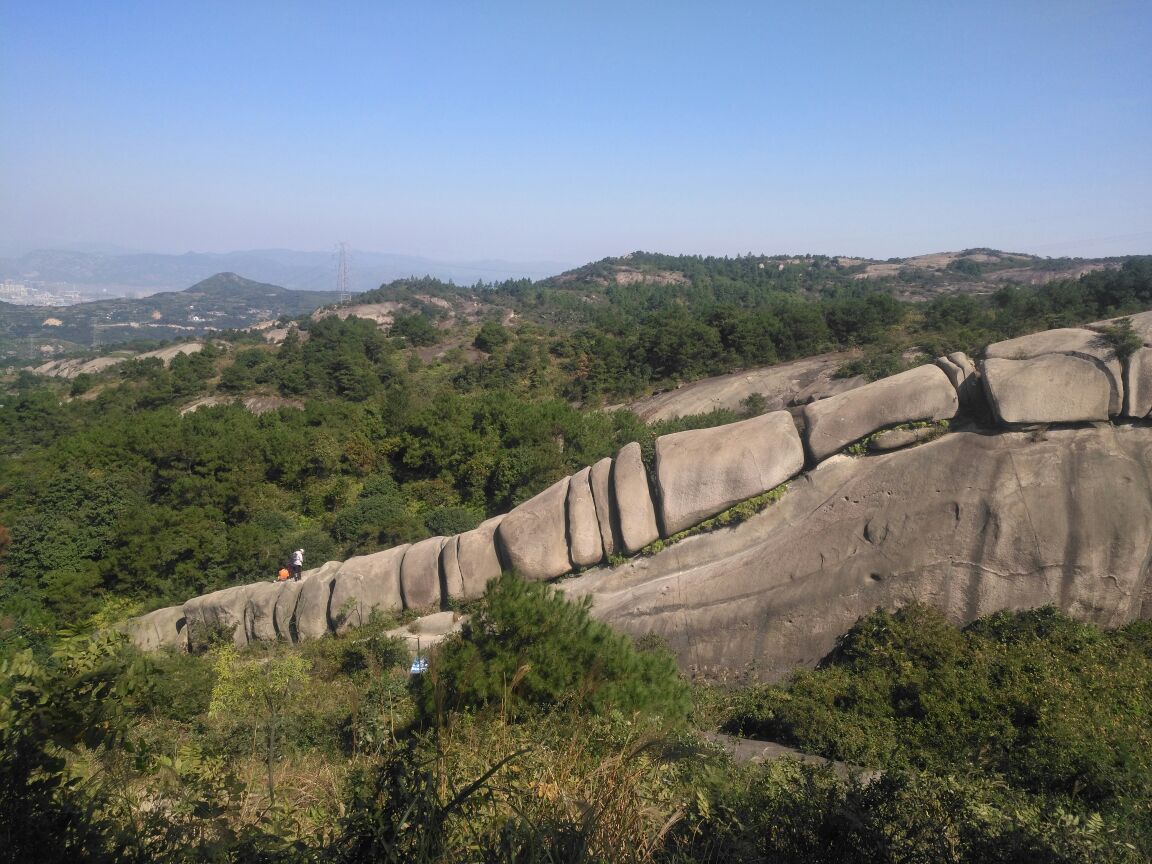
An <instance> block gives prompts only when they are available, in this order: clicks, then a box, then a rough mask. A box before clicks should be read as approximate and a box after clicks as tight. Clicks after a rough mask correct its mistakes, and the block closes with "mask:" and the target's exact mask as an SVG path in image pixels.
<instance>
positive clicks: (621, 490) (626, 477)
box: [612, 442, 660, 555]
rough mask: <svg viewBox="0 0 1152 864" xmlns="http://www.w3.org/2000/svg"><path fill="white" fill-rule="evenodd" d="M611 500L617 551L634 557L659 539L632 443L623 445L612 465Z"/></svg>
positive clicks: (636, 446)
mask: <svg viewBox="0 0 1152 864" xmlns="http://www.w3.org/2000/svg"><path fill="white" fill-rule="evenodd" d="M612 497H613V498H614V499H615V502H616V520H617V524H618V525H619V534H620V550H619V551H621V552H624V553H625V554H627V555H635V554H636V553H637V552H639V551H640V550H641V549H643V548H644V547H645V546H647V545H648V544H649V543H651V542H652V541H653V540H656V539H658V538H659V537H660V529H659V528H658V527H657V525H656V508H655V507H654V506H653V503H652V492H651V490H650V489H649V488H648V472H647V471H646V470H645V469H644V460H643V458H642V457H641V454H640V445H639V444H637V443H636V442H632V443H631V444H626V445H625V446H624V447H622V448H620V452H619V453H617V454H616V461H615V462H614V463H613V465H612Z"/></svg>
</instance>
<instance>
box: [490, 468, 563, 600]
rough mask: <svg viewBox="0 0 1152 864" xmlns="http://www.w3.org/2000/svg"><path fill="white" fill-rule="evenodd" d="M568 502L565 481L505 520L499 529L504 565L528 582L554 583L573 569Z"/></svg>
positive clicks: (526, 503) (527, 502) (536, 497)
mask: <svg viewBox="0 0 1152 864" xmlns="http://www.w3.org/2000/svg"><path fill="white" fill-rule="evenodd" d="M567 500H568V478H567V477H565V478H564V479H563V480H560V481H558V482H556V483H553V484H552V485H551V486H549V487H548V488H547V489H545V490H544V491H543V492H541V493H540V494H539V495H537V496H535V497H534V498H530V499H528V500H527V501H525V502H524V503H523V504H521V505H520V506H519V507H517V508H516V509H515V510H513V511H512V512H511V513H509V514H508V515H507V516H505V517H504V521H503V522H501V523H500V526H499V527H498V528H497V529H496V539H497V542H498V543H499V544H500V549H501V551H502V552H503V558H504V561H505V562H507V564H508V566H509V567H511V568H512V569H513V570H516V571H517V572H518V573H520V575H521V576H523V577H524V578H525V579H533V580H538V579H552V578H554V577H556V576H562V575H563V574H565V573H567V572H568V571H569V570H571V569H572V562H571V560H570V559H569V557H568V536H567V515H566V506H567Z"/></svg>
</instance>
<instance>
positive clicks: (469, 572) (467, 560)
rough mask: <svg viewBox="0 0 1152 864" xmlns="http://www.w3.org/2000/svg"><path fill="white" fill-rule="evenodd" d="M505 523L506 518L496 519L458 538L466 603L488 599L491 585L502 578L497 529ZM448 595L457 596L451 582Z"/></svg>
mask: <svg viewBox="0 0 1152 864" xmlns="http://www.w3.org/2000/svg"><path fill="white" fill-rule="evenodd" d="M503 521H504V517H503V516H494V517H492V518H491V519H489V520H487V521H485V522H481V523H480V525H479V527H477V528H473V529H472V530H471V531H465V532H464V533H463V534H460V535H457V536H458V542H457V546H456V561H457V563H458V564H459V567H460V580H461V585H460V594H459V595H458V596H460V597H461V598H462V599H464V600H475V599H476V598H477V597H483V596H484V589H485V588H486V587H487V586H488V583H489V582H491V581H492V580H493V579H495V578H496V577H497V576H499V575H500V573H501V571H502V569H503V568H502V567H501V565H500V556H499V555H498V554H497V553H496V530H497V529H498V528H499V527H500V523H501V522H503ZM448 596H449V597H454V596H457V595H456V594H454V593H453V588H452V585H451V583H449V588H448Z"/></svg>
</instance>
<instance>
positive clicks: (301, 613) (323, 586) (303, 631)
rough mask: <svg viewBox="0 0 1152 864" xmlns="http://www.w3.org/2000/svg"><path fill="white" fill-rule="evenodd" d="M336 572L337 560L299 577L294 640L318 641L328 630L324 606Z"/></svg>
mask: <svg viewBox="0 0 1152 864" xmlns="http://www.w3.org/2000/svg"><path fill="white" fill-rule="evenodd" d="M339 569H340V562H339V561H327V562H325V563H324V564H323V565H322V566H320V567H317V568H315V569H314V570H305V571H304V573H303V574H301V576H300V596H299V597H297V599H296V611H295V613H293V616H292V617H293V623H292V626H293V628H294V629H295V636H296V639H319V638H320V637H321V636H324V635H326V634H327V633H328V631H330V630H331V629H332V623H333V622H332V620H331V619H330V618H329V617H328V605H329V602H330V601H331V599H332V585H333V583H334V582H335V580H336V572H337V571H338V570H339Z"/></svg>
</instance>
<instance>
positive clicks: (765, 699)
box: [0, 576, 1152, 864]
mask: <svg viewBox="0 0 1152 864" xmlns="http://www.w3.org/2000/svg"><path fill="white" fill-rule="evenodd" d="M392 623H394V622H388V621H384V620H380V621H375V622H372V624H371V625H370V626H369V627H367V628H364V629H362V630H359V631H354V632H352V633H351V634H350V635H348V636H346V637H342V638H340V639H323V640H318V641H317V642H313V643H307V644H305V645H304V646H301V647H300V648H292V647H290V646H259V647H257V648H255V649H252V650H249V651H245V652H238V653H232V652H229V651H220V652H216V653H213V654H209V655H207V656H204V657H188V656H177V655H163V654H160V655H151V656H147V657H145V656H141V655H139V654H136V653H135V652H133V651H132V650H130V649H128V648H126V647H124V646H123V645H121V644H118V643H116V642H115V641H112V640H105V641H98V642H93V641H91V640H87V639H84V640H76V639H73V640H64V641H61V642H59V643H58V645H57V649H56V651H55V652H54V653H53V654H52V655H50V656H41V657H34V656H33V655H32V654H31V653H29V652H24V653H22V654H20V655H18V656H16V657H14V658H10V659H9V660H7V661H5V666H4V669H3V675H2V677H0V745H2V746H3V748H4V749H3V752H4V754H5V755H4V760H3V763H2V765H0V860H22V861H141V862H144V861H163V862H168V861H172V862H175V861H181V862H184V861H195V862H199V861H204V862H209V861H211V862H216V861H229V862H257V861H260V862H349V864H351V862H361V861H412V862H421V861H439V862H449V861H452V862H457V861H480V862H497V861H499V862H525V864H526V862H578V861H579V862H601V861H602V862H667V864H672V862H689V861H714V862H761V861H763V862H985V861H991V862H1021V864H1022V862H1053V864H1055V862H1085V864H1086V862H1098V861H1105V862H1108V861H1116V862H1125V864H1127V862H1138V861H1146V860H1149V858H1150V857H1152V818H1150V814H1149V801H1150V799H1152V795H1150V794H1149V792H1150V789H1152V766H1150V760H1149V753H1150V748H1149V744H1150V740H1149V735H1150V733H1149V723H1148V720H1149V708H1150V703H1152V624H1149V623H1148V622H1142V623H1139V624H1133V625H1130V626H1128V627H1125V628H1121V629H1119V630H1115V631H1106V630H1102V629H1100V628H1098V627H1094V626H1092V625H1087V624H1079V623H1076V622H1073V621H1071V620H1069V619H1068V618H1066V617H1065V616H1063V615H1061V614H1060V613H1058V612H1055V611H1053V610H1051V609H1044V610H1037V611H1032V612H1024V613H1000V614H997V615H993V616H990V617H988V618H985V619H982V620H980V621H978V622H976V623H975V624H973V625H970V626H969V627H967V628H965V629H963V630H960V629H957V628H955V627H953V626H952V625H950V624H948V623H947V622H946V621H945V619H944V618H943V616H942V615H941V614H940V613H938V612H935V611H933V610H930V609H925V608H921V607H909V608H907V609H905V610H903V611H900V612H897V613H885V612H877V613H875V614H873V615H870V616H867V617H866V618H864V619H862V620H861V621H860V622H859V623H858V624H857V626H856V627H855V628H853V630H852V631H851V632H850V633H848V634H846V636H845V637H844V638H843V639H842V641H841V644H840V646H839V648H838V650H837V652H836V653H835V655H834V656H833V657H832V658H830V660H829V661H828V663H827V664H826V665H825V666H824V668H821V669H818V670H804V671H800V672H798V673H797V674H796V675H795V676H794V678H793V679H792V680H790V681H789V682H787V683H785V684H783V685H778V686H763V685H756V686H752V687H746V688H742V689H737V690H721V689H718V688H713V687H707V686H696V687H693V688H691V692H692V696H693V705H694V707H693V710H692V712H691V714H689V715H688V726H687V727H685V725H684V718H685V708H686V707H687V703H686V697H687V695H688V691H689V688H688V686H687V685H686V684H685V683H684V682H683V681H681V680H680V679H679V678H677V676H676V675H675V673H674V671H673V670H672V667H671V664H670V661H669V659H668V657H667V655H666V654H665V653H664V652H662V651H660V650H655V651H651V650H638V648H637V647H635V646H633V645H632V644H631V643H630V642H629V641H628V640H627V639H625V638H623V637H621V636H619V635H617V634H613V633H611V632H609V631H607V630H605V629H603V628H602V627H601V625H599V624H596V623H594V622H592V621H590V619H589V618H588V615H587V608H586V605H582V604H568V603H566V602H565V601H564V600H563V599H561V597H560V596H559V595H558V594H557V593H556V592H555V591H554V590H552V589H550V588H547V587H545V586H540V585H529V584H526V583H524V582H522V581H519V580H517V579H514V578H512V577H507V576H506V577H504V578H502V579H501V580H500V581H499V582H498V583H495V584H494V585H493V586H492V591H491V592H490V594H489V597H488V598H487V600H486V602H485V603H484V604H483V605H482V606H481V607H480V608H479V609H478V610H477V611H476V613H475V616H474V618H473V620H472V623H471V624H470V625H469V626H468V627H467V628H466V630H465V632H464V633H463V634H462V635H461V636H460V637H459V638H457V639H456V640H454V641H451V642H449V643H447V644H446V645H445V646H444V647H443V649H442V650H441V651H440V653H439V654H438V656H436V657H435V658H434V660H433V664H432V669H431V674H429V675H428V676H425V677H424V678H417V679H415V680H414V681H413V682H411V683H410V684H406V681H405V674H404V667H403V665H402V663H403V655H402V654H401V653H399V652H398V651H397V650H396V649H397V647H398V646H397V645H395V644H394V643H392V642H390V641H389V640H387V639H386V638H384V637H383V633H384V631H385V630H386V629H387V627H388V626H391V624H392ZM293 657H295V658H297V659H296V660H295V661H293V662H292V663H287V662H286V661H287V659H290V658H293ZM289 666H291V669H289ZM286 670H287V671H290V672H291V674H286ZM157 673H162V674H160V675H158V674H157ZM265 673H266V675H267V677H268V678H269V682H273V683H275V685H276V687H275V688H274V689H272V690H269V689H268V688H265V687H263V685H262V684H261V680H262V678H261V676H263V675H265ZM253 692H263V693H264V694H265V697H264V701H263V702H261V701H260V700H247V701H245V699H242V698H241V699H231V700H230V698H229V696H230V694H231V696H233V697H235V696H236V695H238V694H239V695H243V694H244V693H253ZM269 700H273V701H269ZM225 707H226V710H221V709H222V708H225ZM213 708H214V710H213ZM717 725H722V726H723V727H724V728H727V729H730V730H736V731H741V732H744V733H755V734H758V735H763V736H766V737H770V738H773V739H775V740H778V741H782V742H788V743H792V744H794V745H798V746H799V747H800V748H801V749H803V750H805V751H808V752H810V753H818V754H822V755H827V756H831V757H835V758H837V759H840V760H843V761H845V762H849V763H852V764H853V765H855V766H858V768H859V769H860V770H859V771H857V772H856V773H850V772H849V773H845V772H844V771H840V772H837V771H834V770H833V769H832V768H831V767H827V766H825V767H820V766H812V765H808V764H804V763H801V762H797V761H793V760H788V759H785V760H780V761H776V762H772V763H769V764H767V765H764V766H754V765H753V766H737V765H734V764H733V763H732V762H731V761H730V760H729V759H728V757H726V756H725V755H724V754H723V753H722V752H721V751H719V750H718V749H716V748H715V747H714V746H711V745H709V744H706V743H703V742H702V741H701V739H700V738H699V737H698V736H697V735H696V734H695V733H696V732H697V731H708V730H710V729H714V728H716V726H717ZM692 727H695V728H692ZM325 778H329V779H328V780H325ZM273 783H275V793H274V794H273V788H272V786H273ZM325 784H327V786H325ZM266 787H267V788H266ZM326 789H327V791H325V790H326Z"/></svg>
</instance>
